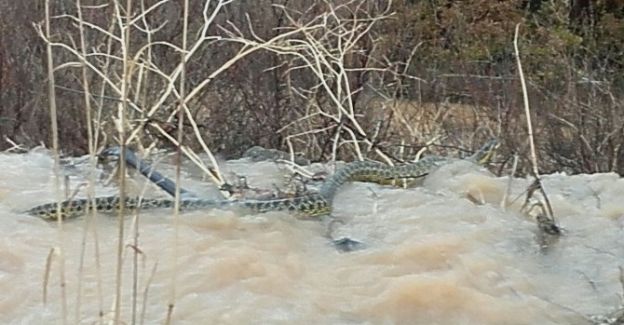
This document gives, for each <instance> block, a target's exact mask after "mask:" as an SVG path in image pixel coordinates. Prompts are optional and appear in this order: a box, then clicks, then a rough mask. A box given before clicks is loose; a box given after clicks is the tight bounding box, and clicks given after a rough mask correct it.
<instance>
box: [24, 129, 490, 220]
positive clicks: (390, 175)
mask: <svg viewBox="0 0 624 325" xmlns="http://www.w3.org/2000/svg"><path fill="white" fill-rule="evenodd" d="M497 147H498V142H497V141H496V140H490V141H488V142H486V143H485V144H484V145H483V146H482V147H481V148H480V149H479V150H478V151H476V152H475V153H474V154H473V155H472V156H470V157H468V158H466V160H468V161H472V162H474V163H477V164H480V165H483V164H485V163H487V162H489V160H490V158H491V157H492V155H493V152H494V151H495V149H496V148H497ZM116 150H119V149H116ZM108 154H112V155H115V154H117V155H118V154H119V151H115V150H111V151H110V152H108ZM125 157H126V162H127V163H128V164H129V165H130V166H132V167H134V168H136V169H137V170H139V172H141V174H143V175H144V176H146V177H148V178H149V179H150V180H151V181H152V182H154V183H155V184H156V185H157V186H159V187H160V188H162V189H163V190H164V191H165V192H167V193H169V194H170V195H172V196H174V194H175V187H176V185H175V183H174V182H173V181H171V180H170V179H168V178H166V177H165V176H164V175H162V174H160V173H158V172H157V171H156V170H154V169H153V168H152V167H151V166H150V165H149V164H147V163H145V162H143V161H142V160H140V159H139V158H138V157H136V155H134V153H133V152H132V151H131V150H126V155H125ZM456 160H458V159H456V158H449V157H443V156H427V157H424V158H422V159H420V160H419V161H417V162H413V163H407V164H401V165H395V166H390V165H387V164H384V163H381V162H377V161H365V160H363V161H355V162H351V163H347V164H345V165H343V166H342V167H341V168H338V169H337V170H336V172H335V173H334V174H333V175H331V176H330V177H328V178H327V179H326V180H325V181H324V182H323V184H322V185H321V187H320V189H319V191H318V192H311V193H307V194H304V195H300V196H296V197H288V198H277V199H273V198H272V199H263V200H250V199H241V200H214V199H207V198H200V197H197V196H196V195H195V194H193V193H192V192H190V191H187V190H186V189H180V202H179V208H180V210H185V211H188V210H201V209H211V208H243V209H247V210H251V211H252V212H254V213H264V212H269V211H289V212H294V213H297V214H300V215H302V216H304V217H312V218H313V217H319V216H323V215H328V214H330V213H331V209H332V203H333V199H334V197H335V194H336V192H337V191H338V189H339V188H340V187H341V186H342V185H343V184H345V183H347V182H351V181H362V182H373V183H380V184H388V183H390V182H392V181H394V180H401V179H415V178H420V177H423V176H426V175H428V174H429V173H431V172H432V171H434V170H436V169H437V168H439V167H441V166H443V165H446V164H449V163H451V162H453V161H456ZM174 204H175V199H174V198H164V199H163V198H143V197H125V198H124V199H123V200H121V199H120V197H119V196H117V195H113V196H102V197H95V198H94V199H93V200H90V199H69V200H65V201H62V202H53V203H46V204H42V205H38V206H36V207H33V208H31V209H29V210H27V211H26V213H28V214H30V215H33V216H37V217H40V218H43V219H46V220H56V219H57V218H58V217H59V216H60V217H61V218H63V219H70V218H75V217H79V216H82V215H84V214H86V213H87V212H88V211H90V210H91V209H93V208H95V210H97V211H98V212H103V213H114V212H117V211H119V210H120V208H121V207H122V206H123V207H124V209H125V210H126V211H128V210H129V211H133V210H136V209H141V210H146V209H158V208H172V207H174Z"/></svg>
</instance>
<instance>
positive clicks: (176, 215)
mask: <svg viewBox="0 0 624 325" xmlns="http://www.w3.org/2000/svg"><path fill="white" fill-rule="evenodd" d="M188 6H189V3H188V0H184V4H183V7H184V8H183V15H182V16H183V22H182V51H181V52H180V79H179V90H178V92H179V94H180V98H179V100H178V110H177V113H178V134H177V142H178V146H177V148H176V168H175V183H176V188H175V203H174V207H173V243H172V245H173V250H172V258H171V263H172V275H171V286H170V293H169V302H168V304H167V318H166V321H165V323H166V324H171V321H172V317H173V310H174V307H175V301H176V281H177V276H178V236H179V227H180V225H179V222H180V187H181V181H182V178H181V177H180V173H181V166H182V146H183V145H184V137H183V135H184V115H185V110H184V107H185V105H186V104H185V103H184V98H185V95H186V49H187V35H188V18H189V13H188Z"/></svg>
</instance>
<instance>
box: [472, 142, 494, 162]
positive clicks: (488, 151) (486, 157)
mask: <svg viewBox="0 0 624 325" xmlns="http://www.w3.org/2000/svg"><path fill="white" fill-rule="evenodd" d="M499 145H500V143H499V142H498V140H497V139H490V140H489V141H488V142H486V143H485V144H484V145H483V146H482V147H481V148H480V149H479V150H477V152H475V154H474V155H472V156H471V157H470V158H469V159H470V160H472V161H474V162H476V163H478V164H479V165H485V164H487V163H488V162H489V161H490V159H492V157H493V156H494V152H496V149H498V147H499Z"/></svg>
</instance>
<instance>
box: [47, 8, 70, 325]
mask: <svg viewBox="0 0 624 325" xmlns="http://www.w3.org/2000/svg"><path fill="white" fill-rule="evenodd" d="M45 35H46V37H47V38H48V39H50V0H46V2H45ZM46 56H47V61H48V64H47V67H48V100H49V104H50V127H51V130H52V134H51V136H52V156H53V157H54V188H55V192H56V201H57V207H56V211H57V216H56V220H57V226H58V227H57V233H58V256H59V258H58V259H59V284H60V289H61V299H60V304H61V316H62V320H63V324H67V321H68V319H67V293H66V291H67V290H66V282H65V236H64V231H63V218H61V201H62V200H63V199H62V197H61V189H60V177H61V176H60V174H61V172H60V161H59V160H60V159H59V141H58V121H57V109H56V96H55V92H54V86H55V83H54V59H53V55H52V45H51V44H50V43H48V44H47V45H46Z"/></svg>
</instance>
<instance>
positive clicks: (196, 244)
mask: <svg viewBox="0 0 624 325" xmlns="http://www.w3.org/2000/svg"><path fill="white" fill-rule="evenodd" d="M162 165H163V167H162V168H164V170H165V171H166V173H167V174H169V175H171V172H172V169H171V166H170V165H167V161H166V160H164V161H163V162H162ZM227 167H228V169H229V170H230V171H232V172H236V173H238V174H242V175H247V178H248V182H249V183H250V184H252V185H256V186H258V187H264V188H270V187H271V186H272V184H273V183H278V184H279V183H280V182H281V181H282V178H281V176H280V175H281V173H282V171H281V170H279V168H277V167H276V166H275V165H274V164H272V163H267V162H261V163H249V162H246V161H232V162H229V163H228V164H227ZM0 168H1V169H2V173H0V292H2V295H0V323H2V324H10V323H13V324H42V323H51V322H59V321H60V320H61V319H62V316H61V315H62V312H61V304H60V289H59V263H58V262H59V259H58V258H56V257H55V258H53V261H52V268H51V272H52V273H51V276H50V283H49V284H48V293H47V304H44V303H43V293H42V291H43V278H44V273H45V272H44V270H45V265H46V257H47V255H48V253H49V251H50V249H51V248H52V247H55V246H57V245H58V233H57V230H56V228H55V227H56V226H55V224H51V223H48V222H45V221H41V220H38V219H36V218H33V217H30V216H28V215H25V214H23V213H20V212H19V211H20V210H23V209H26V208H29V207H30V206H33V205H35V204H39V203H44V202H48V201H50V200H53V198H54V189H53V185H52V184H53V182H52V174H51V170H52V161H51V158H50V156H49V155H48V154H47V153H46V152H43V151H33V152H31V153H28V154H23V155H17V154H0ZM185 170H186V171H187V172H188V173H189V174H185V175H183V179H184V185H185V186H186V187H188V188H190V189H192V190H193V191H196V192H198V193H202V195H214V189H211V188H210V187H209V186H208V185H206V184H207V183H204V182H202V181H200V180H197V177H196V175H194V171H193V169H192V168H186V169H185ZM64 172H65V173H67V174H70V175H71V177H70V179H71V185H72V186H73V187H75V186H77V185H78V184H79V183H81V182H82V181H84V179H85V177H86V176H85V175H86V167H85V164H84V163H78V164H77V165H75V166H73V167H72V166H70V167H66V168H64ZM134 180H135V181H134V182H133V186H134V188H135V189H134V190H136V189H140V188H142V184H143V183H142V182H143V180H142V179H141V178H140V177H135V178H134ZM506 183H507V179H505V178H497V177H494V176H493V175H492V174H490V173H489V172H488V171H486V170H484V169H481V168H478V167H476V166H473V165H470V164H468V163H466V162H457V163H454V164H451V165H449V166H445V167H443V168H441V169H440V170H438V171H436V172H435V173H433V174H431V175H430V176H428V177H427V178H426V179H425V180H424V181H423V183H422V184H421V185H420V186H418V187H415V188H411V189H400V188H392V187H388V186H380V185H376V184H365V183H354V184H350V185H347V186H345V187H344V188H343V189H342V190H341V191H339V193H338V195H337V197H336V200H335V205H334V210H335V213H334V214H335V216H336V217H337V218H340V219H341V220H342V221H343V223H342V224H335V225H334V231H333V236H334V237H340V236H349V237H351V238H353V239H358V240H360V241H363V242H365V243H366V245H367V248H366V249H364V250H361V251H357V252H353V253H339V252H337V251H336V250H335V249H334V248H333V247H332V246H331V245H329V244H328V240H327V238H326V237H324V235H325V233H326V227H327V224H326V223H323V222H314V221H304V220H297V219H295V218H293V217H292V216H289V215H288V214H286V213H267V214H263V215H251V214H247V213H245V212H241V211H221V210H209V211H199V212H190V213H184V214H182V216H181V219H180V223H179V227H178V238H179V240H178V245H177V247H175V245H174V234H175V232H174V227H173V223H172V219H171V213H170V212H169V211H152V212H149V213H148V212H145V213H142V214H141V216H140V224H139V229H140V238H139V241H140V243H139V247H138V248H139V249H140V251H141V255H140V256H139V258H138V292H139V293H138V295H137V296H138V297H137V300H138V302H137V310H138V312H137V314H138V315H137V318H136V319H137V321H139V320H140V319H141V316H140V314H141V310H142V308H143V306H145V313H144V321H145V323H146V324H153V323H162V322H163V320H164V319H165V317H166V313H167V303H168V301H169V299H170V297H171V292H172V280H173V279H174V278H175V307H174V314H173V321H174V323H175V324H207V323H211V324H251V323H268V324H293V323H295V324H318V323H322V324H587V323H588V321H587V320H586V318H585V317H584V315H593V314H606V313H608V312H610V311H612V310H613V309H614V308H616V307H617V305H618V304H619V296H618V295H619V294H620V284H619V282H618V277H619V270H618V266H620V265H622V264H624V262H623V259H622V258H623V257H624V245H623V244H624V239H623V238H624V236H623V232H624V231H623V227H624V200H623V198H624V180H621V179H619V178H618V177H617V175H614V174H598V175H580V176H564V175H547V176H545V186H546V188H547V190H548V192H549V193H550V195H551V197H550V199H551V201H552V203H553V206H554V209H555V213H556V215H557V216H558V217H559V222H560V224H561V226H563V227H564V228H565V229H566V233H565V236H563V237H562V238H561V239H560V240H559V241H558V242H555V243H553V244H551V245H550V246H549V247H548V248H547V249H544V248H540V245H539V243H538V241H537V240H536V239H537V236H536V226H535V224H534V222H533V221H531V220H530V219H528V218H526V217H524V216H523V215H521V214H519V213H517V212H516V211H517V210H518V208H519V206H520V204H521V203H520V202H517V203H514V204H513V205H512V206H511V207H509V208H508V209H507V211H505V210H504V209H502V208H501V207H500V202H501V199H502V197H503V193H504V191H505V187H506ZM102 184H103V182H99V183H98V186H97V193H98V194H100V195H105V194H112V193H115V187H114V186H113V185H102ZM527 184H528V181H527V180H524V179H516V180H514V182H513V188H512V198H513V197H515V196H517V195H519V194H521V192H522V191H523V190H524V189H525V188H526V186H527ZM146 195H148V196H162V194H161V193H160V192H158V191H157V190H156V189H153V188H151V187H149V188H148V190H147V194H146ZM468 196H470V197H472V200H470V199H468V198H467V197H468ZM475 201H482V202H483V204H477V203H475ZM126 221H127V222H126V224H127V225H128V228H127V229H126V239H125V242H126V243H127V244H128V245H127V246H126V251H125V253H126V255H125V260H124V266H123V269H124V272H123V285H122V292H123V297H122V303H121V305H122V306H123V310H122V319H123V321H124V322H125V323H130V322H131V321H132V290H133V289H132V288H133V281H132V277H133V271H132V270H133V268H132V256H133V255H132V254H131V253H132V252H133V249H132V248H131V247H130V246H129V245H130V244H131V243H132V236H131V232H132V228H131V227H132V218H130V217H129V218H128V219H127V220H126ZM95 224H96V226H97V227H95V229H96V231H97V238H98V241H97V242H98V248H99V265H100V268H99V273H100V275H99V276H98V268H97V267H96V265H97V264H98V261H96V254H95V253H94V252H95V247H96V245H95V240H94V232H93V231H92V230H89V231H88V235H87V244H86V247H85V252H86V254H85V262H84V270H83V272H82V274H83V280H82V291H81V304H80V309H79V311H78V312H77V305H78V304H77V302H76V301H77V299H76V298H77V284H78V268H79V259H80V252H81V241H82V238H83V232H84V231H83V229H84V227H85V219H77V220H74V221H71V222H67V223H66V224H65V229H64V232H63V235H64V247H65V249H66V250H65V252H66V263H65V268H66V277H67V300H68V310H67V318H68V320H69V321H70V322H75V321H76V318H78V321H79V322H80V323H85V324H91V323H93V322H95V321H97V320H98V313H99V310H100V308H102V310H103V312H104V315H103V318H102V319H103V320H109V319H110V318H111V317H112V313H111V312H110V310H111V306H113V305H114V301H113V297H114V292H115V286H114V279H115V265H116V246H117V221H116V220H115V219H114V218H111V217H107V216H105V215H101V216H99V217H98V219H97V220H96V221H95ZM175 252H177V253H176V254H175V256H177V258H176V260H177V273H173V265H174V253H175ZM153 270H155V271H154V272H153ZM152 272H153V276H152V275H151V274H152ZM98 278H99V279H100V281H99V282H100V283H101V290H98ZM146 287H147V288H148V289H149V290H148V292H147V294H145V288H146ZM99 291H101V294H99ZM145 296H146V297H147V298H146V299H145V298H144V297H145Z"/></svg>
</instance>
